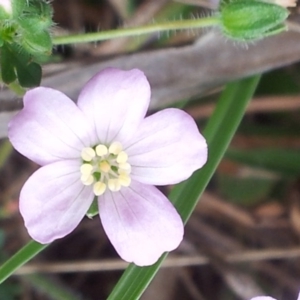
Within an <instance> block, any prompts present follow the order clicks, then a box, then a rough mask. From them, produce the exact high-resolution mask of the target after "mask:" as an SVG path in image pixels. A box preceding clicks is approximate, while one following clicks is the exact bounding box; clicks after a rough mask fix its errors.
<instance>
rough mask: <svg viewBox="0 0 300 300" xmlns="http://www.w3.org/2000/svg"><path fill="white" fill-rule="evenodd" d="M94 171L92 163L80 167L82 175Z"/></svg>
mask: <svg viewBox="0 0 300 300" xmlns="http://www.w3.org/2000/svg"><path fill="white" fill-rule="evenodd" d="M92 171H93V166H92V165H91V164H83V165H81V167H80V172H81V174H82V175H90V174H91V173H92Z"/></svg>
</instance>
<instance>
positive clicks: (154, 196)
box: [99, 181, 183, 266]
mask: <svg viewBox="0 0 300 300" xmlns="http://www.w3.org/2000/svg"><path fill="white" fill-rule="evenodd" d="M99 212H100V218H101V220H102V224H103V227H104V230H105V231H106V234H107V236H108V238H109V239H110V241H111V243H112V244H113V246H114V247H115V249H116V251H117V252H118V253H119V255H120V256H121V257H122V258H123V259H124V260H126V261H128V262H134V263H135V264H136V265H139V266H147V265H152V264H153V263H155V262H156V261H157V260H158V259H159V257H160V256H161V255H162V254H163V253H164V252H165V251H171V250H174V249H175V248H176V247H177V246H178V245H179V244H180V242H181V240H182V237H183V224H182V221H181V218H180V216H179V215H178V213H177V211H176V210H175V208H174V207H173V205H172V204H171V202H170V201H169V200H168V199H167V198H166V197H165V196H164V195H163V194H162V193H161V192H160V191H159V190H158V189H157V188H155V187H153V186H147V185H144V184H141V183H138V182H134V181H133V182H132V183H131V185H130V187H128V188H122V189H121V190H120V191H119V192H106V193H105V194H104V195H103V196H101V197H99Z"/></svg>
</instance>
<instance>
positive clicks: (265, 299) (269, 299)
mask: <svg viewBox="0 0 300 300" xmlns="http://www.w3.org/2000/svg"><path fill="white" fill-rule="evenodd" d="M251 300H276V299H274V298H272V297H268V296H259V297H254V298H252V299H251ZM297 300H300V293H299V295H298V298H297Z"/></svg>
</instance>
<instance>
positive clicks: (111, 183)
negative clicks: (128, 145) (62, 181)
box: [80, 142, 131, 196]
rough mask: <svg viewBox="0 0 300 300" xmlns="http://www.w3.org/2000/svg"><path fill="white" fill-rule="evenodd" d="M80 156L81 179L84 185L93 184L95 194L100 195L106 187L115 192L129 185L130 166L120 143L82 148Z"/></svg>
mask: <svg viewBox="0 0 300 300" xmlns="http://www.w3.org/2000/svg"><path fill="white" fill-rule="evenodd" d="M81 158H82V160H83V163H82V165H81V167H80V172H81V181H82V183H83V184H84V185H93V191H94V194H95V195H96V196H99V195H102V194H103V193H104V192H105V191H106V189H107V188H108V189H109V190H111V191H113V192H116V191H119V190H120V189H121V187H122V186H125V187H127V186H129V185H130V182H131V179H130V176H129V175H130V172H131V166H130V164H129V163H128V162H127V160H128V155H127V153H126V152H125V151H123V148H122V145H121V143H119V142H113V143H112V144H110V145H109V146H106V145H103V144H99V145H97V146H95V147H93V148H92V147H87V148H84V149H82V151H81Z"/></svg>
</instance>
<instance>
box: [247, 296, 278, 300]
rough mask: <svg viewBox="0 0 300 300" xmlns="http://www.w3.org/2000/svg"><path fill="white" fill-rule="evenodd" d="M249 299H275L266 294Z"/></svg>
mask: <svg viewBox="0 0 300 300" xmlns="http://www.w3.org/2000/svg"><path fill="white" fill-rule="evenodd" d="M250 300H276V299H274V298H272V297H268V296H259V297H254V298H252V299H250Z"/></svg>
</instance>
